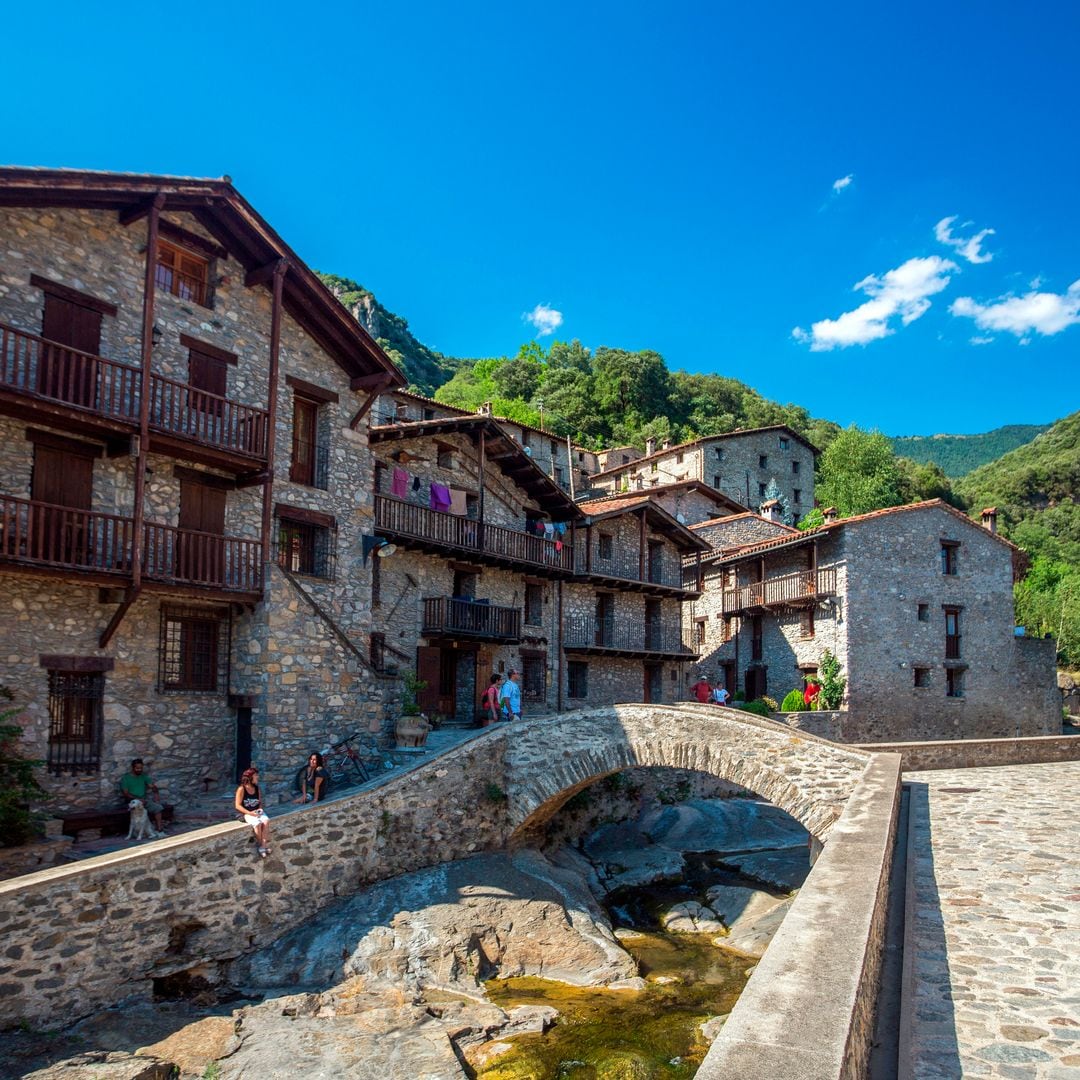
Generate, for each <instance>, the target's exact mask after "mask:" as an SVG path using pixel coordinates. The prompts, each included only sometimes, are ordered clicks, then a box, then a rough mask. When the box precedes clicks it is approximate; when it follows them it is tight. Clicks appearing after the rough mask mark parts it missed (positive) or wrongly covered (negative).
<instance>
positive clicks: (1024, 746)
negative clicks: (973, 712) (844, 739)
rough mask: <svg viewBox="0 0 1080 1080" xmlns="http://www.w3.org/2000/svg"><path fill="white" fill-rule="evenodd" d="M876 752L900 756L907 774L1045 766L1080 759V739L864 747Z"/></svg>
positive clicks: (1053, 737) (1048, 737)
mask: <svg viewBox="0 0 1080 1080" xmlns="http://www.w3.org/2000/svg"><path fill="white" fill-rule="evenodd" d="M863 748H864V749H867V750H872V751H873V752H875V753H882V754H899V755H900V756H901V758H902V759H903V765H902V768H903V770H904V772H922V771H924V770H927V771H928V770H933V769H979V768H985V767H987V766H991V765H1041V764H1043V763H1045V762H1051V761H1078V760H1080V736H1078V735H1044V736H1039V737H1036V738H1029V739H958V740H956V741H950V742H903V743H875V744H864V747H863Z"/></svg>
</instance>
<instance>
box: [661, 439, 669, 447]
mask: <svg viewBox="0 0 1080 1080" xmlns="http://www.w3.org/2000/svg"><path fill="white" fill-rule="evenodd" d="M660 449H661V450H670V449H671V440H670V439H665V440H664V441H663V442H662V443H661V444H660Z"/></svg>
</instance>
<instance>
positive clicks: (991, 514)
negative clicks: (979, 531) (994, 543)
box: [982, 506, 997, 533]
mask: <svg viewBox="0 0 1080 1080" xmlns="http://www.w3.org/2000/svg"><path fill="white" fill-rule="evenodd" d="M982 523H983V528H984V529H987V530H989V531H990V532H992V533H996V532H997V507H996V506H988V507H987V508H986V509H985V510H984V511H983V512H982Z"/></svg>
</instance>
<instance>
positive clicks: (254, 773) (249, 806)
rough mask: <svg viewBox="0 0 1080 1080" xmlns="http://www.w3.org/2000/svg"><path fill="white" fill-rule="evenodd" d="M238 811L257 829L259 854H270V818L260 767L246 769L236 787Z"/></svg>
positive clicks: (256, 837) (264, 856) (263, 856)
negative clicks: (263, 794) (260, 780)
mask: <svg viewBox="0 0 1080 1080" xmlns="http://www.w3.org/2000/svg"><path fill="white" fill-rule="evenodd" d="M236 812H237V813H238V814H239V815H240V816H241V817H242V818H243V819H244V821H246V822H247V823H248V824H249V825H250V826H251V827H252V828H253V829H254V830H255V839H256V840H257V841H258V844H259V854H260V855H261V856H262V858H264V859H265V858H266V856H267V855H269V854H270V819H269V818H268V817H267V816H266V811H265V810H264V809H263V804H262V791H261V790H260V789H259V770H258V769H255V768H251V769H245V770H244V774H243V775H242V776H241V777H240V786H239V787H238V788H237V789H236Z"/></svg>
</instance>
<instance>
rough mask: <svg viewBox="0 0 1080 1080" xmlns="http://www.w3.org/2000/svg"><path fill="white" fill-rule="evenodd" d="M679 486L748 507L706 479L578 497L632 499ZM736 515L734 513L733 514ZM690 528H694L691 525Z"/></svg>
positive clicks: (587, 501)
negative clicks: (615, 493) (718, 489)
mask: <svg viewBox="0 0 1080 1080" xmlns="http://www.w3.org/2000/svg"><path fill="white" fill-rule="evenodd" d="M679 488H693V489H694V490H696V491H700V492H701V493H702V494H703V495H705V496H707V497H708V498H710V499H712V501H713V502H715V503H716V504H717V505H719V506H733V507H737V508H738V513H740V514H741V513H743V512H745V510H746V508H745V507H744V506H743V505H742V503H739V502H736V501H735V500H734V499H732V498H731V497H730V496H728V495H725V494H724V493H723V492H722V491H717V489H716V488H714V487H713V486H712V485H711V484H706V483H705V481H704V480H676V481H675V482H674V483H671V484H656V485H655V486H653V487H647V488H640V489H637V490H635V491H620V492H619V493H618V495H610V494H608V493H606V492H605V493H604V494H602V495H595V496H593V497H592V498H586V499H578V502H579V503H582V504H588V505H590V506H591V505H593V504H594V503H595V502H598V501H602V500H610V499H630V498H643V497H648V496H649V495H655V494H657V493H658V492H665V491H676V490H678V489H679ZM732 516H734V515H732ZM717 520H723V519H717ZM690 528H693V526H692V525H691V526H690Z"/></svg>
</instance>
